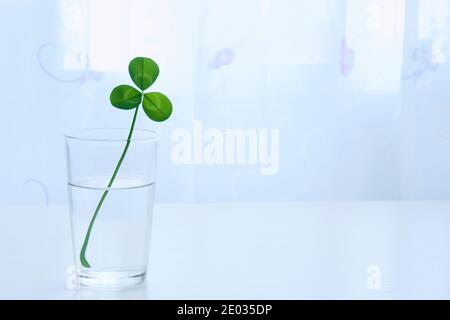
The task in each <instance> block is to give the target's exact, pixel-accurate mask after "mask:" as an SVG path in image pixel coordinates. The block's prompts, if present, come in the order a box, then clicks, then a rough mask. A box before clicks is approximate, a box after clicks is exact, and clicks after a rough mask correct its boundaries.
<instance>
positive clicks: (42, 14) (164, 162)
mask: <svg viewBox="0 0 450 320" xmlns="http://www.w3.org/2000/svg"><path fill="white" fill-rule="evenodd" d="M448 14H449V1H448V0H300V1H299V0H277V1H275V0H250V1H237V0H227V1H225V0H214V1H212V0H211V1H206V0H195V1H183V0H169V1H156V0H151V1H148V0H146V1H144V0H108V1H106V0H95V1H87V0H60V1H42V0H40V1H32V0H28V1H12V0H5V1H2V2H1V3H0V18H1V19H0V33H1V35H2V39H5V40H4V42H3V46H2V50H1V53H0V58H1V59H0V64H1V65H0V66H1V70H2V71H3V74H2V77H0V85H1V87H2V88H3V90H2V92H3V94H4V96H3V99H2V105H3V107H2V117H0V133H1V134H2V137H3V152H2V158H1V159H0V164H1V167H0V172H1V177H2V179H0V191H1V192H0V203H49V204H57V203H65V202H66V195H65V192H66V190H65V188H64V183H65V159H64V147H63V139H62V133H63V132H64V131H66V130H67V129H73V128H80V127H88V126H95V127H98V126H122V127H126V126H127V125H128V123H129V119H128V118H129V115H127V114H126V113H123V112H120V111H117V110H114V109H112V108H111V107H110V106H109V105H108V95H109V91H110V89H111V88H112V87H113V86H115V85H117V84H119V83H121V82H126V81H128V76H127V74H126V73H125V72H123V71H124V70H126V65H127V62H128V60H129V58H130V57H133V56H135V55H146V56H151V57H153V58H154V59H155V60H157V62H158V63H159V64H160V66H161V70H162V72H161V77H160V79H159V80H158V83H157V89H158V90H161V91H164V92H166V93H167V94H168V95H169V96H171V98H172V100H173V102H174V107H175V113H174V116H173V118H172V119H171V120H170V121H169V122H167V123H163V124H160V125H158V124H155V123H151V122H149V121H148V120H147V119H145V118H141V119H139V123H138V126H140V127H143V128H151V129H155V130H157V131H159V133H160V136H161V137H160V138H161V139H160V141H161V148H160V150H159V152H160V154H159V177H158V179H159V183H158V192H157V200H158V201H160V202H184V201H199V202H204V201H207V202H208V201H300V200H401V199H408V200H420V199H425V200H434V199H449V198H450V191H449V190H450V188H448V187H447V186H448V185H450V169H449V166H448V163H449V162H450V161H449V160H450V129H449V128H448V125H447V116H449V118H450V111H449V106H448V101H449V99H448V98H449V95H450V94H449V93H448V92H449V90H447V87H448V86H449V85H450V72H449V70H448V68H449V64H448V62H447V58H448V53H449V46H448V39H449V16H448ZM199 123H200V124H201V126H202V127H203V129H204V130H208V129H218V131H217V132H225V131H226V130H227V129H244V130H247V129H250V130H257V129H267V130H270V129H278V130H279V167H278V171H277V173H276V174H273V175H261V173H260V167H259V166H258V165H253V164H248V163H247V164H244V165H205V164H203V165H201V164H200V165H198V164H197V165H196V164H191V165H189V164H184V165H180V164H175V163H174V162H173V159H171V152H172V150H173V147H174V144H175V142H173V141H171V137H172V135H173V133H174V132H175V131H176V130H179V129H186V130H187V131H188V132H190V133H192V134H194V130H195V126H196V125H198V124H199ZM203 132H205V131H203Z"/></svg>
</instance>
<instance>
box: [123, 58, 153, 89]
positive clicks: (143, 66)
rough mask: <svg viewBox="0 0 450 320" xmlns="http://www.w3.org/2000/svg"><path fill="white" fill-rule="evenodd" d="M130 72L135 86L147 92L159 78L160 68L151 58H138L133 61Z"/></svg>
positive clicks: (129, 68)
mask: <svg viewBox="0 0 450 320" xmlns="http://www.w3.org/2000/svg"><path fill="white" fill-rule="evenodd" d="M128 72H129V73H130V77H131V79H132V80H133V82H134V84H135V85H137V86H138V88H139V89H141V90H142V91H144V90H147V89H148V88H149V87H150V86H151V85H152V84H153V83H154V82H155V81H156V78H158V75H159V67H158V65H157V64H156V62H155V61H153V60H152V59H150V58H144V57H137V58H134V59H133V60H131V62H130V64H129V66H128Z"/></svg>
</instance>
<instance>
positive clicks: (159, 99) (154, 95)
mask: <svg viewBox="0 0 450 320" xmlns="http://www.w3.org/2000/svg"><path fill="white" fill-rule="evenodd" d="M142 106H143V108H144V112H145V114H146V115H147V116H148V117H149V118H150V119H151V120H153V121H157V122H162V121H165V120H167V119H169V117H170V115H171V114H172V102H170V100H169V98H167V97H166V96H165V95H164V94H162V93H160V92H150V93H146V94H144V99H143V101H142Z"/></svg>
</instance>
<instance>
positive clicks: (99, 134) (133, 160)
mask: <svg viewBox="0 0 450 320" xmlns="http://www.w3.org/2000/svg"><path fill="white" fill-rule="evenodd" d="M128 135H129V129H84V130H77V131H72V132H69V133H67V134H66V150H67V167H68V191H69V201H70V217H71V229H72V243H73V250H74V261H75V267H76V268H75V269H76V272H77V276H78V280H79V284H80V285H81V286H82V287H92V288H100V289H101V288H112V289H119V288H126V287H132V286H136V285H139V284H141V283H142V282H144V280H145V275H146V270H147V264H148V253H149V245H150V236H151V225H152V214H153V195H154V190H155V177H156V153H157V137H156V134H155V133H154V132H152V131H147V130H139V129H136V130H134V132H133V134H132V136H131V139H128Z"/></svg>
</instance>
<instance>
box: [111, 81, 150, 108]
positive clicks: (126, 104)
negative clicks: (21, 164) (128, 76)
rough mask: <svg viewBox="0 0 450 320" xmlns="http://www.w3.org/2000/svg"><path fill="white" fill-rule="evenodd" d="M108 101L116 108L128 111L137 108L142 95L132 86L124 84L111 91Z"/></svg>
mask: <svg viewBox="0 0 450 320" xmlns="http://www.w3.org/2000/svg"><path fill="white" fill-rule="evenodd" d="M109 100H110V101H111V104H112V105H113V106H114V107H116V108H119V109H124V110H130V109H134V108H137V107H139V104H140V103H141V100H142V94H141V93H140V92H139V91H138V90H136V89H135V88H133V87H132V86H128V85H125V84H124V85H120V86H118V87H115V88H114V89H113V91H112V92H111V95H110V97H109Z"/></svg>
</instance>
